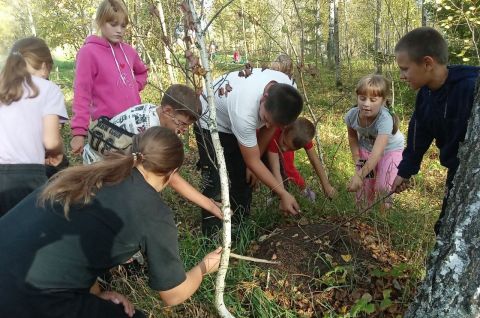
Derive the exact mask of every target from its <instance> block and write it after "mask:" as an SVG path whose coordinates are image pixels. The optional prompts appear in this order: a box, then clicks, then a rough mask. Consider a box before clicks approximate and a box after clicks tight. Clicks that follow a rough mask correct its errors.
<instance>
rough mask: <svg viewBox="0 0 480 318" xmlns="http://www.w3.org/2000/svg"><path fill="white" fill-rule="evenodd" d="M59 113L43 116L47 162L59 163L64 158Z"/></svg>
mask: <svg viewBox="0 0 480 318" xmlns="http://www.w3.org/2000/svg"><path fill="white" fill-rule="evenodd" d="M59 127H60V120H59V118H58V115H54V114H52V115H46V116H44V117H43V146H44V147H45V156H46V161H45V163H46V164H52V165H58V164H59V163H60V162H61V161H62V159H63V141H62V136H61V135H60V128H59Z"/></svg>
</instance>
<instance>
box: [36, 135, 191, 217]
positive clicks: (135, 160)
mask: <svg viewBox="0 0 480 318" xmlns="http://www.w3.org/2000/svg"><path fill="white" fill-rule="evenodd" d="M183 158H184V152H183V144H182V141H181V140H180V139H179V138H178V136H177V135H176V134H175V133H173V132H172V131H170V130H169V129H167V128H164V127H152V128H149V129H147V130H146V131H145V132H143V133H141V134H138V135H135V136H134V137H133V142H132V148H131V152H129V153H110V154H107V155H106V156H105V158H104V160H103V161H100V162H96V163H94V164H92V165H87V166H77V167H71V168H67V169H65V170H63V171H61V172H59V173H58V174H57V175H56V176H55V177H53V178H52V179H50V181H49V183H48V184H47V186H46V187H45V188H44V189H43V191H42V193H41V194H40V197H39V199H38V202H39V205H40V206H45V203H46V202H50V203H54V202H58V203H60V204H62V205H63V209H64V212H65V216H67V217H68V211H69V209H70V206H71V205H72V204H77V203H78V204H88V203H90V202H91V201H92V199H93V197H94V196H95V193H96V192H97V191H98V190H99V189H101V188H102V187H103V186H104V185H112V184H116V183H119V182H121V181H123V180H124V179H125V178H127V177H128V176H129V175H130V174H131V172H132V168H133V167H135V166H136V165H137V164H139V163H141V164H142V165H143V167H144V169H145V170H147V171H150V172H153V173H155V174H157V175H167V174H168V173H170V172H172V171H173V170H175V169H176V168H178V167H180V166H181V165H182V163H183Z"/></svg>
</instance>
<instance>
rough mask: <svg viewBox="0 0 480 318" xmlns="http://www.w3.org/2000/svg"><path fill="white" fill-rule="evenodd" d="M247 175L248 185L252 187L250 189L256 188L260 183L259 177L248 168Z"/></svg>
mask: <svg viewBox="0 0 480 318" xmlns="http://www.w3.org/2000/svg"><path fill="white" fill-rule="evenodd" d="M246 175H247V180H246V181H247V183H248V184H249V185H250V187H252V188H255V186H256V185H257V181H258V179H257V176H256V175H255V174H254V173H253V172H252V171H251V170H250V169H248V168H247V172H246Z"/></svg>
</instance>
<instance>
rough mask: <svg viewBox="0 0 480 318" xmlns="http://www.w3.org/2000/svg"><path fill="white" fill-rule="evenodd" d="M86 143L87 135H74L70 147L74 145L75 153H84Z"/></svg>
mask: <svg viewBox="0 0 480 318" xmlns="http://www.w3.org/2000/svg"><path fill="white" fill-rule="evenodd" d="M84 145H85V136H73V138H72V140H71V141H70V147H72V153H73V154H75V155H80V154H82V151H83V146H84Z"/></svg>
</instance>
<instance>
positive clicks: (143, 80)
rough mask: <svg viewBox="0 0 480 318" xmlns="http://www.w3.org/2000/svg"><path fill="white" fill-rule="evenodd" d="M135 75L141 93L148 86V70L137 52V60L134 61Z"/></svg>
mask: <svg viewBox="0 0 480 318" xmlns="http://www.w3.org/2000/svg"><path fill="white" fill-rule="evenodd" d="M132 67H133V74H135V80H136V81H137V84H138V90H139V91H141V90H143V88H144V87H145V84H147V74H148V68H147V67H146V66H145V64H143V61H142V59H141V58H140V56H138V53H137V52H135V60H134V61H133V66H132Z"/></svg>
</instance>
